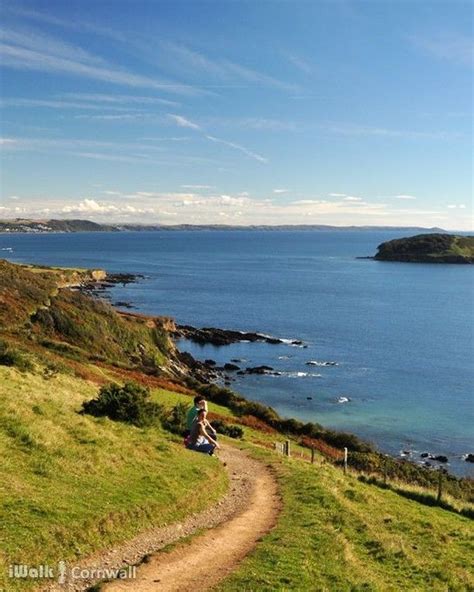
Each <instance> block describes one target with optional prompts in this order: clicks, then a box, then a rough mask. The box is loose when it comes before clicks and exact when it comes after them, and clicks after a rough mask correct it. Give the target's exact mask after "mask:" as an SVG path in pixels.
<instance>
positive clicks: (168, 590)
mask: <svg viewBox="0 0 474 592" xmlns="http://www.w3.org/2000/svg"><path fill="white" fill-rule="evenodd" d="M224 455H225V456H226V458H227V462H228V466H229V468H230V470H231V472H232V473H236V474H237V475H239V476H240V478H241V479H244V480H248V483H249V484H250V487H249V488H248V491H247V496H246V497H247V499H246V503H245V506H244V509H243V511H240V512H239V513H238V514H237V515H236V516H234V517H233V518H232V519H231V520H229V521H227V522H225V523H223V524H221V525H220V526H219V527H217V528H214V529H212V530H209V531H207V532H205V533H204V534H202V535H201V536H198V537H197V538H195V539H194V540H193V541H192V542H191V543H190V544H188V545H179V546H178V547H176V548H175V549H173V550H171V551H170V552H163V553H158V554H156V555H154V556H153V557H151V558H150V560H149V561H148V562H147V563H144V564H143V565H142V566H141V567H140V568H139V569H138V572H137V578H136V579H135V580H134V581H130V582H128V583H127V582H125V581H124V580H116V581H114V582H112V583H110V584H108V585H106V586H105V587H104V590H105V592H131V591H133V592H152V591H159V592H172V591H181V592H182V591H183V590H208V589H209V588H211V587H212V586H213V585H214V584H216V583H217V582H218V581H219V580H221V579H222V578H224V577H225V576H226V575H228V574H229V573H230V572H231V571H233V570H234V569H235V567H236V566H237V564H238V563H239V561H241V560H242V559H243V558H244V557H245V555H247V553H249V551H251V550H252V549H253V547H254V546H255V544H256V543H257V541H258V539H259V538H260V537H261V536H262V535H264V534H265V533H266V532H268V531H269V530H270V529H271V528H272V526H274V524H275V521H276V517H277V515H278V509H279V499H278V492H277V486H276V483H275V480H274V478H273V477H272V475H271V474H270V471H269V470H268V469H267V468H266V467H265V466H264V465H262V464H261V463H258V462H256V461H254V460H251V459H250V458H249V457H247V456H246V455H244V454H243V453H242V452H240V451H234V450H232V451H231V450H229V449H228V450H226V451H225V453H224V454H223V456H224Z"/></svg>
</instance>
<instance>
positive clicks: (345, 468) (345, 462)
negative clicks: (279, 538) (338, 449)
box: [344, 446, 347, 475]
mask: <svg viewBox="0 0 474 592" xmlns="http://www.w3.org/2000/svg"><path fill="white" fill-rule="evenodd" d="M346 473H347V448H346V447H345V446H344V475H345V474H346Z"/></svg>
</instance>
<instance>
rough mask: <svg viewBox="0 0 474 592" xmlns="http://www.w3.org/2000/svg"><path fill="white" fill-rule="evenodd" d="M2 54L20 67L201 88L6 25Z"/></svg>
mask: <svg viewBox="0 0 474 592" xmlns="http://www.w3.org/2000/svg"><path fill="white" fill-rule="evenodd" d="M0 40H2V41H3V43H0V55H1V56H2V64H3V66H7V67H10V68H15V69H20V70H37V71H41V72H50V73H59V74H69V75H74V76H80V77H85V78H91V79H95V80H102V81H104V82H109V83H111V84H118V85H122V86H131V87H137V88H150V89H156V90H162V91H168V92H172V93H177V94H183V95H193V94H199V93H200V92H201V91H198V89H196V88H193V87H190V86H188V85H185V84H179V83H176V82H171V81H167V80H158V79H156V78H151V77H149V76H145V75H141V74H135V73H133V72H129V71H127V70H122V69H119V68H116V67H115V66H113V65H109V64H108V63H107V62H106V61H105V60H103V59H102V58H100V57H98V56H94V55H92V54H91V53H89V52H87V51H85V50H83V49H82V48H81V47H79V46H76V45H71V44H68V43H64V42H60V41H57V40H56V39H54V38H52V37H50V36H46V35H38V34H36V33H34V32H23V31H15V30H8V29H5V30H3V31H2V32H1V33H0Z"/></svg>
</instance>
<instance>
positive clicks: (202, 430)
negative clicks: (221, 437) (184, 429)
mask: <svg viewBox="0 0 474 592" xmlns="http://www.w3.org/2000/svg"><path fill="white" fill-rule="evenodd" d="M206 415H207V412H206V410H205V409H200V410H199V411H198V413H197V417H196V419H195V420H194V422H193V425H192V426H191V434H190V435H189V438H188V439H187V444H186V446H187V448H189V449H190V450H195V451H196V452H205V453H207V454H214V450H215V448H220V446H219V444H218V443H217V442H216V440H215V439H214V438H213V437H212V436H211V435H210V434H209V431H210V430H209V427H208V426H210V424H209V422H208V421H207V419H206ZM208 430H209V431H208ZM214 434H215V432H214Z"/></svg>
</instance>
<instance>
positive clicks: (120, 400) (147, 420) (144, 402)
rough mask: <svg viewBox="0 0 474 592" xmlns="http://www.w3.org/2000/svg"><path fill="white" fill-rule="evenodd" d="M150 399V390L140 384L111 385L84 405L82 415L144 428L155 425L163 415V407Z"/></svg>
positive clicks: (103, 388)
mask: <svg viewBox="0 0 474 592" xmlns="http://www.w3.org/2000/svg"><path fill="white" fill-rule="evenodd" d="M149 398H150V392H149V390H148V389H147V388H144V387H142V386H140V385H139V384H136V383H133V382H127V383H125V385H124V386H120V385H118V384H115V383H111V384H108V385H105V386H103V387H101V389H100V391H99V394H98V396H97V398H96V399H92V400H90V401H86V402H85V403H83V404H82V410H81V413H87V414H89V415H93V416H94V417H104V416H105V417H109V418H110V419H112V420H114V421H124V422H126V423H131V424H133V425H136V426H139V427H144V426H147V425H151V424H153V423H155V422H156V421H157V419H158V418H159V416H160V414H161V413H162V407H161V406H160V405H158V403H154V402H153V401H150V400H149Z"/></svg>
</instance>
